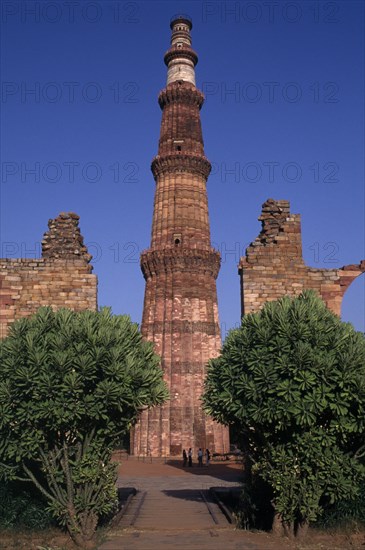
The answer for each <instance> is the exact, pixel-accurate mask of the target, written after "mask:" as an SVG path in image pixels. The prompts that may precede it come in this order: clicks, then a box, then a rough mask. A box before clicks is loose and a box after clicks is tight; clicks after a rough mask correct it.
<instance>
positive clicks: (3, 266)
mask: <svg viewBox="0 0 365 550" xmlns="http://www.w3.org/2000/svg"><path fill="white" fill-rule="evenodd" d="M78 224H79V216H77V214H74V213H72V212H71V213H64V212H62V213H61V214H60V215H59V216H58V217H57V218H55V219H54V220H49V222H48V227H49V230H48V231H47V232H46V233H45V234H44V238H43V241H42V258H39V259H35V260H34V259H23V258H19V259H18V258H17V259H13V258H11V259H9V258H2V259H1V260H0V337H1V338H4V337H5V336H6V334H7V332H8V327H9V325H10V324H11V323H12V322H13V321H15V320H16V319H19V318H21V317H26V316H28V315H31V314H32V313H34V312H35V311H36V310H37V309H38V308H39V307H41V306H51V307H53V308H55V309H58V308H61V307H67V308H70V309H73V310H75V311H81V310H84V309H91V310H95V309H96V308H97V277H96V275H92V274H91V271H92V269H93V268H92V266H91V265H90V263H89V262H90V260H91V256H90V254H88V251H87V249H86V247H85V246H84V244H83V237H82V235H81V234H80V229H79V227H78Z"/></svg>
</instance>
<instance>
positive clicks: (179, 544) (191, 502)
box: [99, 459, 291, 550]
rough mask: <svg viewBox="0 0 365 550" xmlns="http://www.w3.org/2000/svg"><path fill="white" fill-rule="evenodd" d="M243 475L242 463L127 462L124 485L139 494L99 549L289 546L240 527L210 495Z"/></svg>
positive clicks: (247, 549)
mask: <svg viewBox="0 0 365 550" xmlns="http://www.w3.org/2000/svg"><path fill="white" fill-rule="evenodd" d="M241 477H242V470H241V466H240V465H238V464H214V463H213V464H211V465H210V466H209V467H203V468H198V467H197V466H196V465H195V466H194V467H193V468H186V469H183V468H182V467H181V463H180V462H169V463H166V464H165V463H164V462H163V461H161V462H156V463H152V464H151V463H149V462H142V461H140V462H138V461H137V460H131V459H129V460H127V461H125V462H123V463H122V465H121V467H120V470H119V477H118V486H119V487H135V488H136V489H137V490H138V493H137V496H136V497H135V498H134V500H133V501H132V502H131V505H130V508H129V509H128V511H127V513H126V514H125V516H124V517H123V518H122V520H121V522H120V523H119V524H118V525H117V526H116V527H115V528H114V529H113V530H112V531H111V532H110V533H109V536H108V540H107V541H106V542H105V543H103V544H102V545H101V546H99V550H122V549H123V550H160V549H165V548H166V549H167V550H175V549H176V550H179V549H187V550H208V549H209V550H271V549H272V550H276V549H278V548H280V549H281V550H289V549H290V548H291V547H290V546H288V545H286V544H285V543H283V541H280V546H278V545H277V541H275V540H273V538H272V536H269V535H267V534H261V535H257V534H254V533H247V532H244V531H238V530H237V531H236V530H235V529H234V527H233V526H232V525H231V524H229V523H228V522H227V520H226V518H225V516H224V515H223V514H222V512H221V510H220V508H219V507H218V506H217V504H216V503H215V502H214V501H213V500H212V499H211V498H210V496H209V494H208V489H209V488H210V487H237V486H239V485H240V479H241ZM205 500H207V501H208V506H207V505H206V502H205ZM213 516H214V517H215V521H214V518H213ZM131 523H132V525H131Z"/></svg>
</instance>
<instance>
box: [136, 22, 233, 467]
mask: <svg viewBox="0 0 365 550" xmlns="http://www.w3.org/2000/svg"><path fill="white" fill-rule="evenodd" d="M170 26H171V30H172V37H171V47H170V49H169V50H168V51H167V52H166V54H165V57H164V60H165V63H166V65H167V68H168V69H167V86H166V88H165V89H164V90H162V91H161V92H160V94H159V97H158V102H159V105H160V107H161V109H162V122H161V132H160V140H159V148H158V155H157V156H156V157H155V158H154V159H153V161H152V166H151V169H152V173H153V175H154V178H155V180H156V192H155V200H154V213H153V223H152V236H151V247H150V248H149V249H148V250H146V251H144V252H143V253H142V255H141V269H142V272H143V276H144V278H145V280H146V290H145V299H144V310H143V318H142V334H143V336H144V337H145V338H146V339H148V340H150V341H152V342H154V344H155V351H156V353H158V354H159V355H160V357H161V366H162V369H163V371H164V379H165V381H166V383H167V385H168V388H169V391H170V399H169V401H167V402H166V404H165V405H163V406H161V407H156V408H153V409H150V410H145V411H143V413H142V414H141V417H140V419H139V421H138V423H137V424H136V426H135V427H134V429H133V430H132V434H131V452H132V454H135V455H151V456H156V457H158V456H176V455H181V453H182V449H184V448H185V449H186V450H187V449H188V448H189V447H192V448H193V450H194V453H196V450H197V448H199V447H202V448H204V449H205V448H209V449H210V450H211V451H212V452H225V451H228V450H229V435H228V429H227V428H226V427H224V426H222V425H219V424H217V423H216V422H214V421H213V420H212V419H211V418H209V417H207V416H206V415H205V414H204V413H203V411H202V404H201V401H200V397H201V394H202V392H203V389H204V378H205V373H206V365H207V362H208V360H209V359H210V358H213V357H217V355H218V354H219V351H220V348H221V336H220V329H219V320H218V305H217V290H216V278H217V276H218V272H219V268H220V255H219V253H218V252H217V251H216V250H214V249H213V248H212V247H211V243H210V229H209V217H208V200H207V193H206V182H207V178H208V176H209V173H210V169H211V165H210V162H209V161H208V159H207V158H206V157H205V155H204V144H203V137H202V130H201V123H200V115H199V111H200V109H201V107H202V105H203V102H204V96H203V94H202V92H201V91H200V90H198V89H197V88H196V86H195V65H196V64H197V62H198V56H197V54H196V53H195V52H194V50H193V49H192V47H191V37H190V31H191V29H192V22H191V19H190V17H188V16H186V15H177V16H175V17H173V18H172V20H171V25H170Z"/></svg>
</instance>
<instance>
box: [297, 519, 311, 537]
mask: <svg viewBox="0 0 365 550" xmlns="http://www.w3.org/2000/svg"><path fill="white" fill-rule="evenodd" d="M308 527H309V521H307V520H306V519H305V520H303V521H300V522H299V523H298V526H297V532H296V534H295V536H296V537H297V539H300V540H302V539H304V537H305V536H306V535H307V533H308Z"/></svg>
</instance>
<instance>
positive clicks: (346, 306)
mask: <svg viewBox="0 0 365 550" xmlns="http://www.w3.org/2000/svg"><path fill="white" fill-rule="evenodd" d="M341 320H342V321H345V322H346V323H351V324H353V325H354V327H355V329H356V330H357V331H359V332H365V275H364V274H362V275H359V276H358V277H356V279H355V280H354V281H353V282H352V283H351V284H350V286H349V287H348V289H347V290H346V292H345V294H344V296H343V299H342V307H341Z"/></svg>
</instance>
